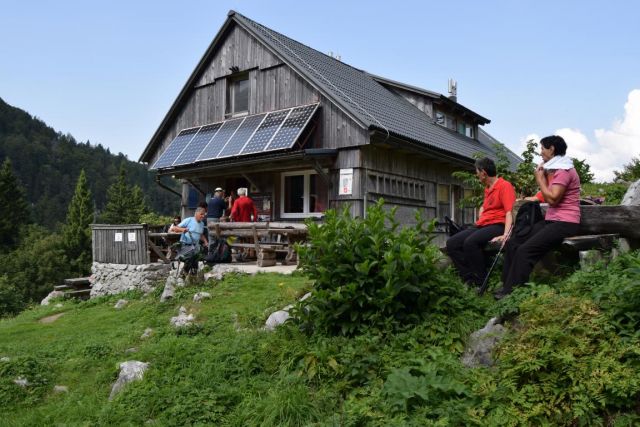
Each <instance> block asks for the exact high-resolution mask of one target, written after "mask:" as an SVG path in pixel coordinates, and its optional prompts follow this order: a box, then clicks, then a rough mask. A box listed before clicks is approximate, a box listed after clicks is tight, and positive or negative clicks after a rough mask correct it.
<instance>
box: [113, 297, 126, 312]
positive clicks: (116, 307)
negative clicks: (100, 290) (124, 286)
mask: <svg viewBox="0 0 640 427" xmlns="http://www.w3.org/2000/svg"><path fill="white" fill-rule="evenodd" d="M128 303H129V301H127V300H126V299H120V300H118V302H117V303H116V305H114V306H113V308H115V309H116V310H120V309H121V308H122V307H124V306H125V305H127V304H128Z"/></svg>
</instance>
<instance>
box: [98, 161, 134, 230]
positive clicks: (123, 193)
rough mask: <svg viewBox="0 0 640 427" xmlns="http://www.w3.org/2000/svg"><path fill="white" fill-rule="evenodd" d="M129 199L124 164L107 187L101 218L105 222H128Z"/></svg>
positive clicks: (129, 191)
mask: <svg viewBox="0 0 640 427" xmlns="http://www.w3.org/2000/svg"><path fill="white" fill-rule="evenodd" d="M131 199H132V195H131V189H130V188H129V186H128V185H127V177H126V171H125V169H124V165H120V172H118V177H117V178H116V181H115V182H114V183H113V184H111V185H110V186H109V188H108V189H107V205H106V206H105V208H104V212H103V213H102V217H101V220H102V221H103V222H105V223H107V224H129V223H130V221H129V218H130V215H129V210H130V208H131Z"/></svg>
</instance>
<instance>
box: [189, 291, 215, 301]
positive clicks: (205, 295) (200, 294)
mask: <svg viewBox="0 0 640 427" xmlns="http://www.w3.org/2000/svg"><path fill="white" fill-rule="evenodd" d="M207 298H211V294H210V293H209V292H198V293H197V294H195V295H194V296H193V302H200V301H202V300H204V299H207Z"/></svg>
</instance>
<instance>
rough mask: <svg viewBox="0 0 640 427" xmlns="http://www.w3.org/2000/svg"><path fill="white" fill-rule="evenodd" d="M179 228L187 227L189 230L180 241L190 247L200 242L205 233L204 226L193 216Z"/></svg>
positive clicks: (179, 225)
mask: <svg viewBox="0 0 640 427" xmlns="http://www.w3.org/2000/svg"><path fill="white" fill-rule="evenodd" d="M178 227H186V228H187V229H188V230H187V231H185V232H184V233H182V236H180V241H181V242H182V243H186V244H188V245H195V244H197V243H198V242H199V241H200V236H202V233H203V232H204V224H203V223H202V222H198V221H196V219H195V218H194V217H192V216H190V217H189V218H186V219H185V220H184V221H182V222H181V223H180V224H178Z"/></svg>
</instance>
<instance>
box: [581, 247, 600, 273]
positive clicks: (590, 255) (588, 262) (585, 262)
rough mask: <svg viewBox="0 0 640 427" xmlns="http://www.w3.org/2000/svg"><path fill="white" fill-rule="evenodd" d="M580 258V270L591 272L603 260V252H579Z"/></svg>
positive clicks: (594, 250) (593, 250) (592, 250)
mask: <svg viewBox="0 0 640 427" xmlns="http://www.w3.org/2000/svg"><path fill="white" fill-rule="evenodd" d="M578 256H579V258H580V268H581V269H582V270H591V269H592V268H593V266H594V265H596V264H597V263H598V262H599V261H602V259H603V257H602V252H600V251H598V250H596V249H591V250H588V251H580V252H578Z"/></svg>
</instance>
